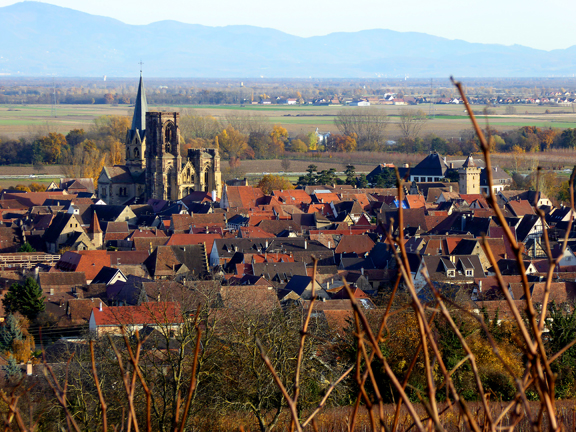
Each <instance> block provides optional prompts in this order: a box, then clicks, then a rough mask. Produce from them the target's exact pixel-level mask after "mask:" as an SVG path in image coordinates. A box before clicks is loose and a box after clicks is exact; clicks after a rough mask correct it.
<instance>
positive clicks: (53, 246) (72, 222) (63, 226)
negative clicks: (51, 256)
mask: <svg viewBox="0 0 576 432" xmlns="http://www.w3.org/2000/svg"><path fill="white" fill-rule="evenodd" d="M43 239H44V241H45V243H46V249H47V251H48V252H49V253H56V252H58V251H59V250H60V249H62V248H69V249H72V250H93V249H96V247H95V246H94V244H93V243H92V241H91V240H90V238H89V237H88V235H87V234H86V232H85V231H84V229H83V228H82V223H81V221H80V220H79V219H78V217H77V216H76V215H74V214H70V213H58V214H56V216H55V217H54V219H53V220H52V223H51V224H50V226H49V227H48V229H47V230H46V231H45V232H44V236H43Z"/></svg>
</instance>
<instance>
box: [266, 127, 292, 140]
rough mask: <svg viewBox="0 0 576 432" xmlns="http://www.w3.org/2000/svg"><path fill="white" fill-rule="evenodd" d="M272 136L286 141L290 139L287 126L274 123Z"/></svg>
mask: <svg viewBox="0 0 576 432" xmlns="http://www.w3.org/2000/svg"><path fill="white" fill-rule="evenodd" d="M270 138H272V139H276V140H279V141H286V140H287V139H288V131H287V130H286V128H284V127H282V126H280V125H274V127H273V128H272V131H271V132H270Z"/></svg>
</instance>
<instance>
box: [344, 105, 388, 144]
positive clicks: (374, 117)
mask: <svg viewBox="0 0 576 432" xmlns="http://www.w3.org/2000/svg"><path fill="white" fill-rule="evenodd" d="M334 124H335V125H336V127H338V130H339V131H340V133H342V134H344V135H348V136H352V135H353V134H356V137H357V138H356V141H357V143H358V148H359V149H360V150H379V149H380V148H381V146H382V144H383V143H384V140H385V138H386V128H387V127H388V116H387V114H386V111H384V110H383V109H381V108H377V107H361V108H354V109H345V110H342V111H340V112H339V113H338V114H337V115H336V117H335V118H334Z"/></svg>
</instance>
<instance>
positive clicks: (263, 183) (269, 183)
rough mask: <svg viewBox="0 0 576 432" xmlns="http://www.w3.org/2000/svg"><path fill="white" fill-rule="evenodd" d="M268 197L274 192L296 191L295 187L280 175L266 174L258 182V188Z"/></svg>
mask: <svg viewBox="0 0 576 432" xmlns="http://www.w3.org/2000/svg"><path fill="white" fill-rule="evenodd" d="M257 187H259V188H260V189H262V192H264V193H265V194H266V195H270V194H271V193H272V191H274V190H290V189H294V185H293V184H292V183H291V182H290V181H289V180H288V179H287V178H286V177H282V176H279V175H273V174H266V175H265V176H264V177H262V179H261V180H260V181H259V182H258V186H257Z"/></svg>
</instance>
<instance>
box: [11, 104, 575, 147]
mask: <svg viewBox="0 0 576 432" xmlns="http://www.w3.org/2000/svg"><path fill="white" fill-rule="evenodd" d="M403 108H405V107H403V106H393V105H385V106H378V109H382V110H384V111H385V112H386V114H387V115H388V116H389V122H390V125H389V127H388V133H389V138H390V139H395V138H398V137H399V133H400V130H399V128H398V127H397V123H398V120H399V119H398V115H399V113H400V111H401V110H402V109H403ZM416 108H418V109H421V110H422V111H424V112H425V113H427V114H428V115H429V116H430V119H429V121H428V122H427V123H426V125H425V126H424V128H423V130H422V133H421V134H422V135H426V134H429V133H434V134H436V135H438V136H441V137H443V138H450V137H454V136H458V133H459V132H460V131H462V130H463V129H468V128H469V127H470V120H469V119H468V117H467V115H466V113H465V112H464V108H463V106H461V105H430V104H422V105H418V106H417V107H416ZM474 108H475V109H477V111H479V112H481V111H482V109H483V107H482V106H475V107H474ZM149 109H150V110H159V111H166V110H168V111H172V110H175V111H180V112H183V111H187V110H193V111H196V112H197V113H200V114H205V115H206V114H209V115H212V116H214V117H215V118H217V119H224V118H225V117H226V116H228V115H233V114H235V113H238V112H239V111H248V112H251V113H253V114H257V115H260V116H262V117H264V118H265V119H266V120H267V121H268V122H270V123H271V124H280V125H282V126H284V127H285V128H286V129H287V130H288V132H289V133H290V134H291V135H297V134H299V133H308V132H310V131H314V130H315V129H316V128H319V129H320V131H333V132H335V131H336V127H335V126H334V116H335V115H336V114H337V113H338V112H339V111H341V110H343V109H344V110H354V109H357V108H355V107H342V106H312V105H305V106H286V105H269V106H264V105H246V106H240V105H235V106H232V105H188V106H185V105H179V106H150V107H149ZM505 111H506V107H505V106H499V107H495V108H490V112H491V114H490V115H489V116H487V117H486V118H485V119H484V118H483V116H481V117H482V122H485V121H488V122H489V124H490V125H491V126H492V127H493V128H495V129H497V130H504V131H505V130H512V129H516V128H518V127H521V126H538V127H540V128H549V127H556V128H574V127H576V113H574V112H572V108H568V107H545V106H537V105H534V106H531V105H522V106H516V111H517V114H515V115H506V114H505ZM131 112H132V108H131V107H130V106H129V105H117V106H113V105H57V106H56V109H55V110H52V108H51V106H50V105H0V136H10V137H18V136H22V135H26V134H29V133H34V132H36V131H37V130H38V129H42V130H49V131H55V132H61V133H66V132H68V131H69V130H71V129H74V128H84V129H86V128H89V127H90V125H91V124H92V122H93V120H94V119H95V118H96V117H99V116H102V115H130V114H131ZM54 114H55V115H54Z"/></svg>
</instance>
